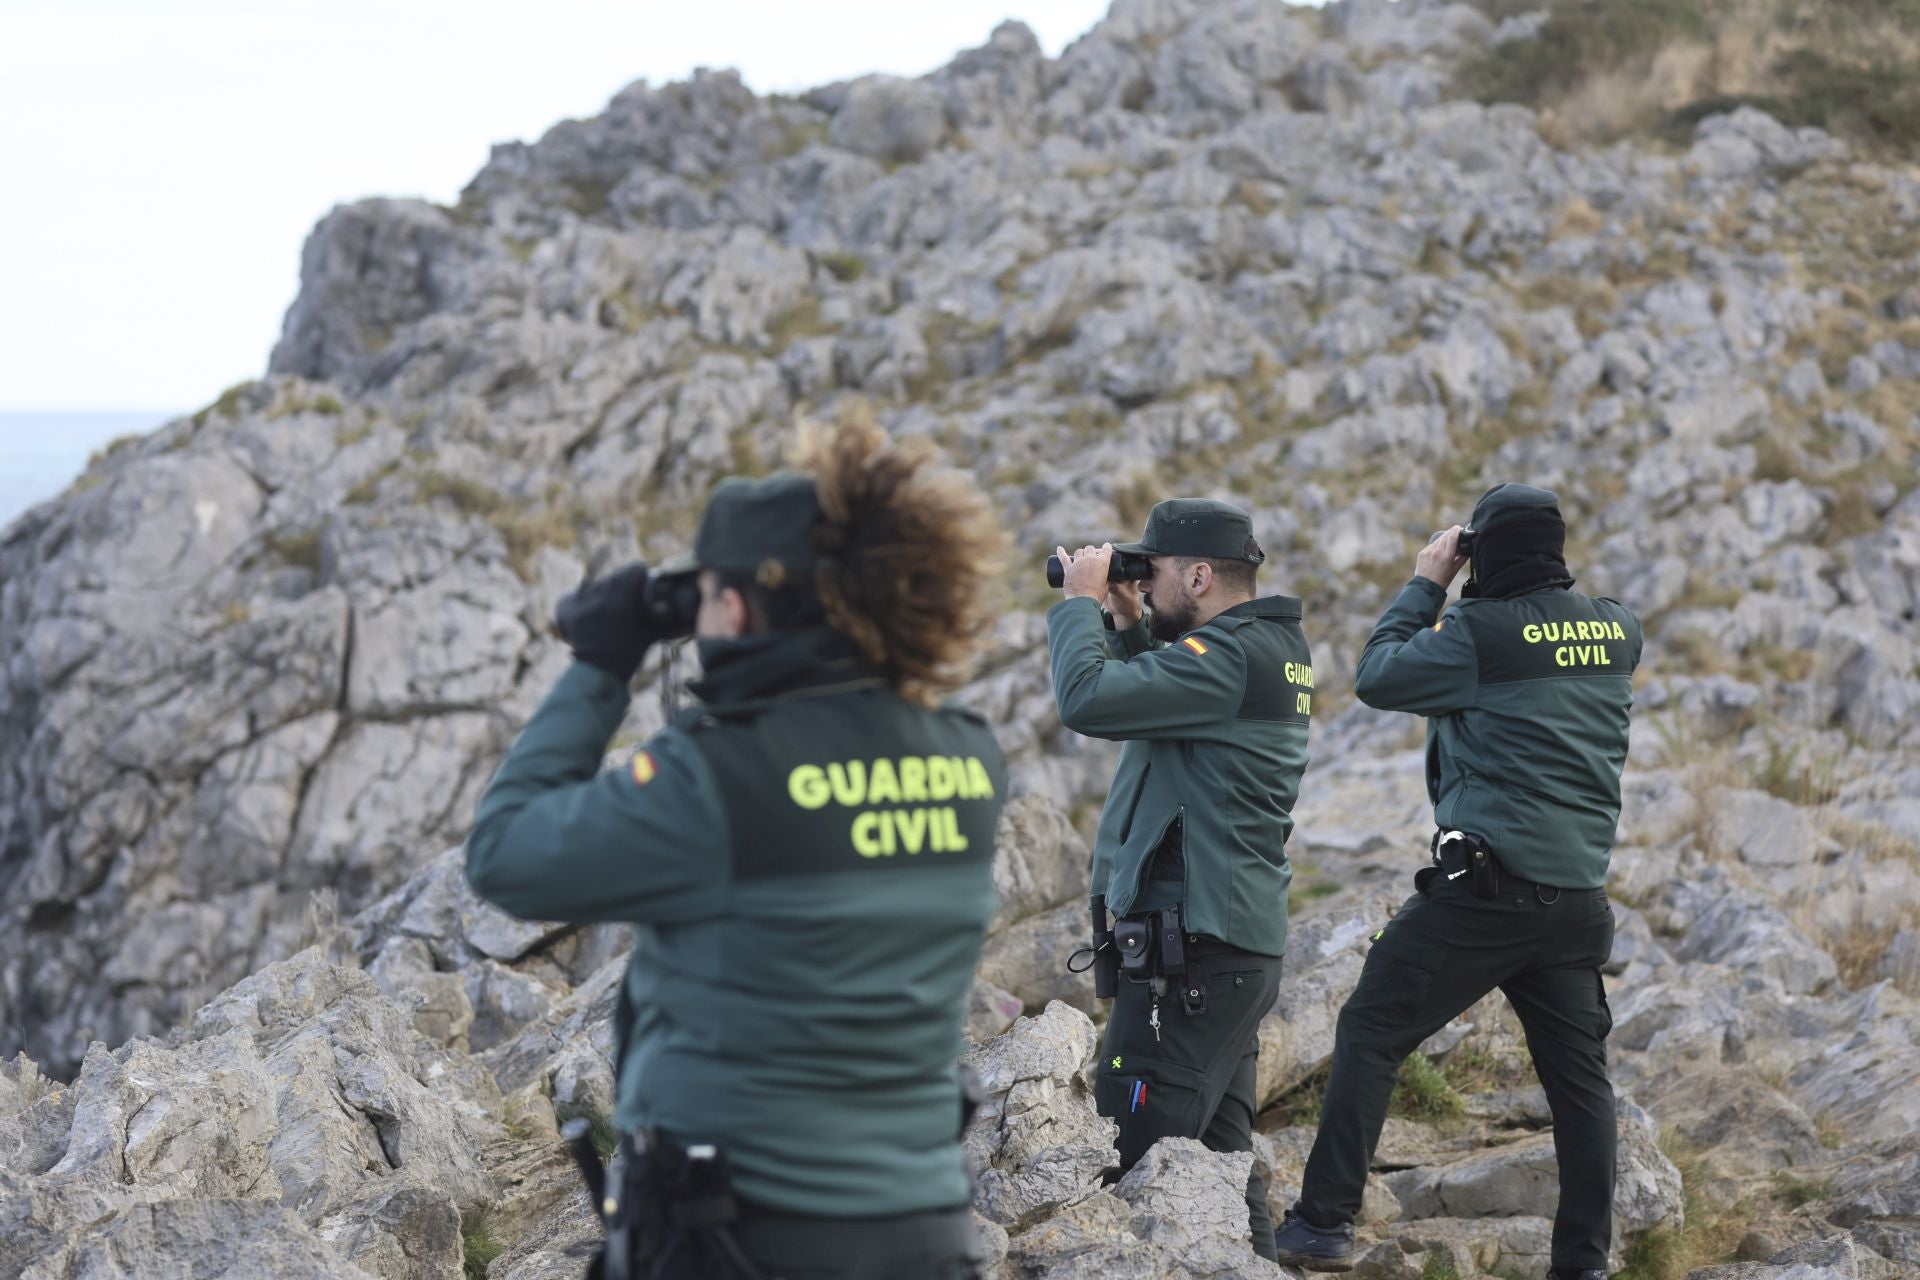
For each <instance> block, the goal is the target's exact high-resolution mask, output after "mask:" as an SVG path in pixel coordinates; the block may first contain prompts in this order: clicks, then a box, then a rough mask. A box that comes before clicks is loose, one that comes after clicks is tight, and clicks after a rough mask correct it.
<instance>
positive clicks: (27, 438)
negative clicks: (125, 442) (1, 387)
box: [0, 409, 179, 530]
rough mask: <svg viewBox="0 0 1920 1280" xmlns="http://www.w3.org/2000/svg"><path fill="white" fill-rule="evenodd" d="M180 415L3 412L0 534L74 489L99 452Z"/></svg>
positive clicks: (120, 411)
mask: <svg viewBox="0 0 1920 1280" xmlns="http://www.w3.org/2000/svg"><path fill="white" fill-rule="evenodd" d="M178 416H179V415H178V413H176V412H170V411H168V410H165V409H153V410H145V409H141V410H128V409H113V410H91V409H56V410H29V409H0V530H4V529H5V528H6V527H7V526H8V525H10V524H12V523H13V522H14V520H15V518H17V517H18V516H19V515H20V513H21V512H23V511H25V510H26V509H27V508H28V507H31V506H36V505H38V504H39V503H42V502H45V501H46V500H47V499H48V498H51V497H54V496H55V495H56V494H58V493H60V492H61V490H63V489H65V488H66V487H67V486H68V485H70V484H72V483H73V482H74V480H75V479H76V478H78V476H79V475H80V473H81V472H82V471H83V470H85V469H86V465H87V459H88V458H89V457H90V456H92V454H93V452H94V450H96V449H101V448H104V447H105V446H106V445H107V443H108V442H109V441H112V440H117V439H119V438H120V437H121V436H126V435H140V434H144V433H146V432H148V431H152V430H154V429H155V428H157V427H159V426H161V425H163V424H164V423H167V422H170V421H172V420H173V419H174V418H176V417H178Z"/></svg>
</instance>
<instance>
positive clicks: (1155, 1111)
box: [1094, 938, 1280, 1258]
mask: <svg viewBox="0 0 1920 1280" xmlns="http://www.w3.org/2000/svg"><path fill="white" fill-rule="evenodd" d="M1188 951H1189V956H1188V965H1189V971H1190V972H1193V971H1196V970H1197V972H1199V973H1200V975H1201V976H1202V978H1203V980H1204V981H1205V982H1206V985H1207V1004H1206V1011H1205V1012H1204V1013H1198V1014H1189V1013H1187V1012H1186V1011H1185V1010H1184V1009H1183V1008H1182V1007H1181V1003H1180V993H1179V991H1178V990H1177V989H1175V990H1173V991H1171V992H1169V993H1168V994H1167V995H1166V996H1165V997H1163V998H1162V999H1161V1001H1160V1034H1159V1037H1158V1039H1156V1038H1155V1036H1154V1031H1153V1027H1152V1025H1151V1023H1150V1021H1149V1019H1150V1016H1151V1012H1152V1006H1153V999H1152V992H1151V989H1150V988H1149V987H1147V986H1146V985H1145V984H1143V983H1135V982H1128V981H1127V980H1126V979H1124V978H1122V979H1121V981H1120V993H1119V995H1118V996H1116V997H1115V999H1114V1002H1113V1011H1112V1016H1111V1017H1109V1018H1108V1020H1107V1032H1106V1037H1105V1039H1104V1040H1102V1042H1101V1047H1100V1071H1099V1075H1098V1076H1097V1077H1096V1081H1095V1085H1094V1096H1095V1102H1096V1103H1097V1104H1098V1106H1099V1109H1100V1114H1101V1115H1103V1116H1108V1117H1111V1118H1112V1119H1113V1120H1115V1121H1117V1122H1119V1125H1120V1167H1121V1168H1122V1169H1123V1170H1124V1169H1131V1168H1132V1167H1133V1166H1134V1164H1135V1163H1136V1162H1137V1161H1138V1160H1139V1159H1140V1157H1141V1156H1143V1155H1145V1154H1146V1151H1147V1148H1148V1147H1150V1146H1152V1145H1153V1144H1154V1143H1155V1142H1156V1141H1158V1140H1159V1139H1161V1138H1198V1139H1200V1141H1201V1142H1203V1143H1205V1144H1206V1145H1207V1147H1209V1148H1210V1149H1212V1150H1214V1151H1251V1150H1253V1113H1254V1108H1255V1103H1256V1101H1257V1098H1256V1092H1255V1081H1254V1062H1255V1059H1256V1057H1257V1055H1258V1054H1259V1052H1260V1042H1259V1030H1260V1019H1261V1018H1263V1017H1265V1016H1266V1014H1267V1012H1268V1011H1269V1010H1271V1009H1272V1008H1273V1000H1274V996H1275V995H1276V994H1277V993H1278V991H1279V988H1280V957H1278V956H1262V955H1255V954H1254V953H1252V952H1250V951H1241V950H1239V949H1238V948H1236V947H1229V946H1227V945H1226V944H1224V943H1221V942H1217V941H1214V940H1213V939H1209V938H1203V939H1201V940H1200V941H1199V942H1196V943H1190V944H1189V945H1188ZM1247 1216H1248V1217H1249V1218H1250V1219H1251V1220H1252V1225H1253V1248H1254V1252H1256V1253H1258V1254H1259V1255H1260V1256H1261V1257H1263V1258H1271V1257H1273V1220H1272V1217H1271V1215H1269V1214H1268V1213H1267V1187H1266V1182H1265V1180H1264V1179H1263V1178H1261V1176H1260V1175H1259V1174H1258V1173H1251V1174H1249V1175H1248V1176H1247Z"/></svg>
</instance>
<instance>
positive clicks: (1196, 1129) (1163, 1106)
mask: <svg viewBox="0 0 1920 1280" xmlns="http://www.w3.org/2000/svg"><path fill="white" fill-rule="evenodd" d="M1198 1076H1199V1073H1197V1072H1195V1071H1193V1070H1192V1069H1190V1068H1187V1067H1181V1066H1176V1065H1175V1064H1173V1063H1170V1062H1161V1061H1159V1060H1157V1059H1151V1058H1139V1057H1133V1056H1131V1055H1130V1056H1128V1057H1127V1059H1126V1060H1125V1062H1124V1067H1123V1069H1122V1070H1119V1071H1114V1070H1111V1069H1108V1070H1103V1071H1102V1072H1101V1073H1100V1078H1099V1079H1098V1080H1096V1081H1095V1082H1094V1089H1093V1095H1094V1105H1095V1106H1096V1107H1097V1108H1098V1110H1099V1112H1100V1114H1101V1115H1103V1116H1106V1117H1107V1118H1108V1119H1110V1120H1112V1121H1113V1122H1114V1123H1115V1124H1117V1125H1119V1126H1120V1138H1119V1141H1118V1142H1117V1144H1116V1145H1117V1146H1118V1147H1119V1149H1120V1167H1121V1168H1122V1169H1131V1168H1132V1167H1133V1166H1134V1164H1135V1163H1136V1162H1137V1161H1138V1160H1139V1159H1140V1157H1141V1156H1143V1155H1145V1154H1146V1152H1147V1148H1148V1147H1151V1146H1152V1145H1153V1144H1154V1143H1156V1142H1158V1141H1159V1140H1160V1139H1162V1138H1197V1137H1199V1136H1200V1133H1201V1130H1202V1129H1203V1128H1204V1125H1203V1124H1202V1117H1201V1115H1200V1084H1201V1081H1200V1079H1199V1078H1198Z"/></svg>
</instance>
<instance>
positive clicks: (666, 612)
mask: <svg viewBox="0 0 1920 1280" xmlns="http://www.w3.org/2000/svg"><path fill="white" fill-rule="evenodd" d="M639 596H640V616H641V617H643V618H645V619H646V620H647V627H648V629H649V630H650V631H651V632H652V633H653V637H654V639H656V640H680V639H684V638H685V637H687V636H690V635H692V634H693V625H694V620H695V619H696V618H697V617H698V616H699V613H700V571H699V570H697V569H683V570H681V571H680V572H679V573H658V572H654V573H649V574H647V576H646V579H645V580H644V581H643V582H641V584H640V591H639Z"/></svg>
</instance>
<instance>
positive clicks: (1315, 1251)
mask: <svg viewBox="0 0 1920 1280" xmlns="http://www.w3.org/2000/svg"><path fill="white" fill-rule="evenodd" d="M1273 1254H1274V1258H1273V1260H1274V1261H1275V1262H1278V1263H1279V1264H1280V1265H1281V1266H1283V1267H1305V1268H1306V1269H1307V1270H1309V1271H1351V1270H1353V1224H1352V1223H1351V1222H1343V1223H1340V1224H1338V1225H1337V1226H1331V1227H1317V1226H1315V1225H1314V1224H1313V1223H1311V1222H1308V1221H1307V1220H1306V1219H1305V1218H1303V1217H1301V1216H1300V1215H1299V1214H1297V1213H1295V1212H1294V1211H1293V1210H1291V1209H1289V1210H1287V1216H1286V1217H1285V1218H1284V1219H1282V1220H1281V1223H1280V1229H1279V1230H1278V1231H1276V1232H1274V1233H1273Z"/></svg>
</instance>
